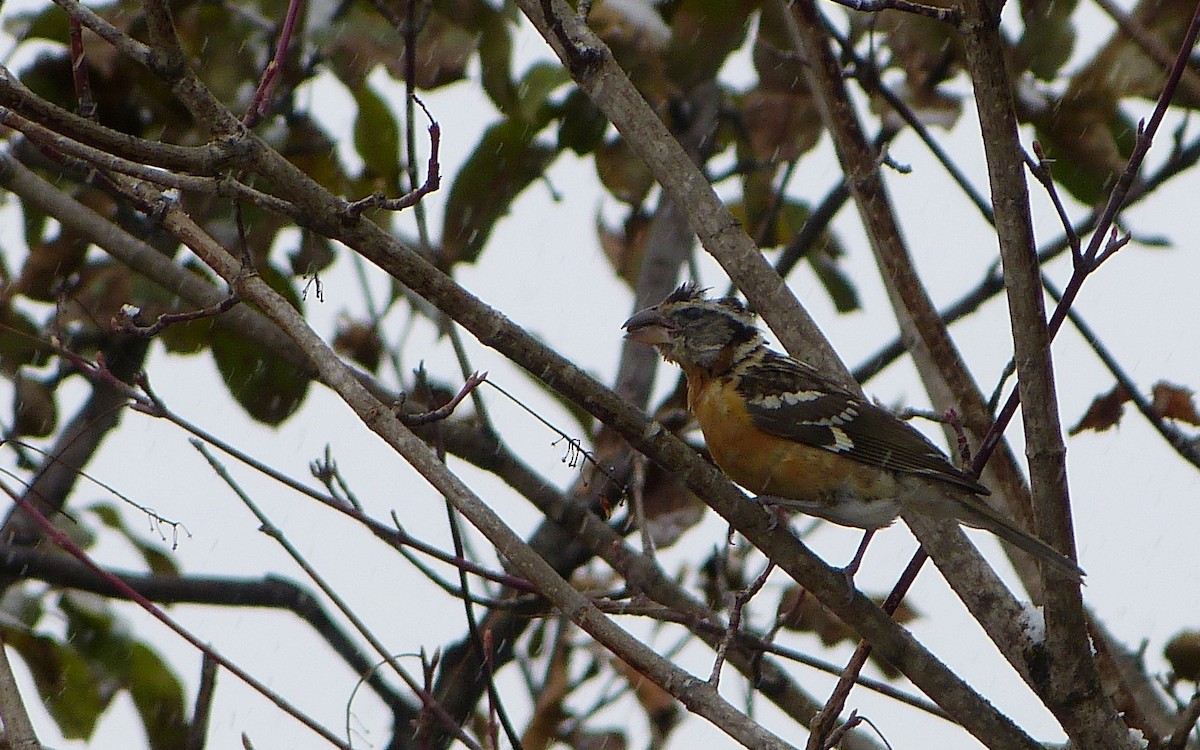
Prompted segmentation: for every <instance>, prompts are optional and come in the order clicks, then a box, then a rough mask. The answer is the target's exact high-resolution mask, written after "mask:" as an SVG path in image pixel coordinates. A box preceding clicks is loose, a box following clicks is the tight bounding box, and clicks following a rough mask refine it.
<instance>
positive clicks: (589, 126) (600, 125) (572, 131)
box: [558, 89, 608, 156]
mask: <svg viewBox="0 0 1200 750" xmlns="http://www.w3.org/2000/svg"><path fill="white" fill-rule="evenodd" d="M607 131H608V118H607V117H605V116H604V113H603V112H601V111H600V108H599V107H597V106H596V105H595V104H593V103H592V100H591V98H589V97H588V95H587V94H585V93H583V92H582V91H580V90H579V89H575V90H574V91H572V92H571V93H570V94H568V95H567V100H566V101H565V102H563V104H562V108H561V110H560V112H559V119H558V147H559V148H560V149H564V148H569V149H571V150H572V151H574V152H575V153H577V154H579V155H580V156H587V155H588V154H590V153H592V152H593V151H595V150H596V149H597V148H599V147H600V144H602V143H604V134H605V132H607Z"/></svg>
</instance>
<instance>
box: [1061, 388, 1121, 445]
mask: <svg viewBox="0 0 1200 750" xmlns="http://www.w3.org/2000/svg"><path fill="white" fill-rule="evenodd" d="M1129 399H1130V394H1129V391H1128V390H1126V388H1125V386H1123V385H1117V386H1115V387H1114V388H1113V389H1112V390H1111V391H1109V392H1108V393H1106V394H1104V395H1103V396H1097V397H1096V398H1095V399H1093V400H1092V405H1091V406H1089V407H1088V410H1087V411H1086V412H1085V413H1084V415H1083V417H1082V418H1081V419H1080V420H1079V422H1078V424H1076V425H1075V426H1074V427H1072V428H1071V429H1070V432H1069V434H1071V435H1078V434H1079V433H1081V432H1083V431H1084V430H1095V431H1096V432H1104V431H1105V430H1107V429H1108V428H1110V427H1115V426H1116V425H1117V424H1118V423H1119V422H1120V421H1121V414H1122V413H1123V412H1124V411H1125V406H1124V404H1125V402H1126V401H1128V400H1129Z"/></svg>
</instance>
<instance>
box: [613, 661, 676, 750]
mask: <svg viewBox="0 0 1200 750" xmlns="http://www.w3.org/2000/svg"><path fill="white" fill-rule="evenodd" d="M613 666H614V668H615V669H616V670H617V672H618V673H620V674H621V676H622V677H624V678H625V681H626V682H628V683H629V687H630V688H632V689H633V694H634V696H635V697H636V698H637V701H638V703H640V704H641V706H642V708H644V709H645V710H646V715H647V716H648V717H649V718H650V723H651V725H652V726H653V727H654V730H655V732H658V733H660V734H666V732H668V731H670V729H671V727H674V726H675V725H676V724H677V723H679V719H680V712H681V708H682V707H681V706H680V704H679V702H678V701H677V700H675V697H674V696H672V695H671V694H670V693H668V692H667V691H666V690H663V689H662V688H661V687H659V686H658V685H656V684H655V683H653V682H651V681H650V680H648V679H646V677H645V676H644V675H642V673H641V672H639V671H637V670H636V669H634V668H633V667H631V666H629V665H628V664H626V663H625V662H623V661H621V660H620V659H614V660H613Z"/></svg>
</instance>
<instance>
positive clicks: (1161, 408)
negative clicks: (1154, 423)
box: [1151, 380, 1200, 425]
mask: <svg viewBox="0 0 1200 750" xmlns="http://www.w3.org/2000/svg"><path fill="white" fill-rule="evenodd" d="M1151 394H1152V398H1153V404H1154V413H1155V414H1157V415H1159V416H1160V417H1166V418H1167V419H1177V420H1179V421H1180V422H1187V423H1188V424H1192V425H1200V414H1197V413H1196V402H1195V400H1194V399H1193V398H1192V396H1194V395H1195V392H1194V391H1192V390H1191V389H1190V388H1185V387H1183V386H1181V385H1174V384H1172V383H1168V382H1166V381H1165V380H1160V381H1158V382H1157V383H1155V384H1154V389H1153V390H1152V391H1151Z"/></svg>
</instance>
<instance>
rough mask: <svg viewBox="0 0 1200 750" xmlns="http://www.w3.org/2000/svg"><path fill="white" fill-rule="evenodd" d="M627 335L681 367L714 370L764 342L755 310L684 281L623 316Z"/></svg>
mask: <svg viewBox="0 0 1200 750" xmlns="http://www.w3.org/2000/svg"><path fill="white" fill-rule="evenodd" d="M623 327H624V328H625V330H626V334H625V338H627V339H630V340H632V341H637V342H639V343H642V344H649V345H651V346H653V347H654V348H655V349H657V350H658V352H659V354H661V355H662V356H663V359H666V360H667V361H669V362H676V363H678V364H679V365H680V366H682V367H683V368H684V369H685V370H691V369H693V368H701V369H703V370H705V371H707V372H708V373H709V374H718V373H720V372H723V371H724V370H726V369H728V368H729V367H731V366H732V365H733V364H734V363H736V362H738V361H740V360H741V359H742V358H744V357H745V356H746V355H748V354H749V353H750V352H752V351H754V350H755V349H757V348H758V347H760V346H763V345H764V341H763V337H762V333H760V332H759V330H758V328H757V327H756V326H755V325H754V315H753V314H752V313H751V312H750V311H749V310H747V309H746V308H745V306H744V305H742V303H741V302H738V301H737V300H736V299H732V298H725V299H706V298H705V296H704V290H703V289H700V288H699V287H698V286H696V285H695V284H684V285H682V286H680V287H679V288H678V289H676V290H675V291H674V292H672V293H671V296H669V297H667V298H666V299H665V300H663V301H662V302H660V303H658V304H657V305H655V306H654V307H650V308H647V309H645V310H642V311H641V312H639V313H637V314H635V315H634V316H633V317H632V318H630V319H629V320H627V321H625V325H624V326H623Z"/></svg>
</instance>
